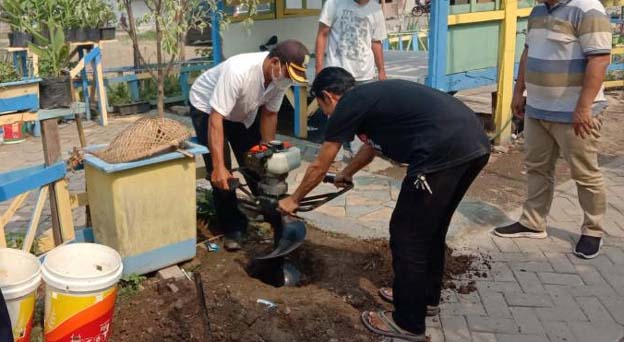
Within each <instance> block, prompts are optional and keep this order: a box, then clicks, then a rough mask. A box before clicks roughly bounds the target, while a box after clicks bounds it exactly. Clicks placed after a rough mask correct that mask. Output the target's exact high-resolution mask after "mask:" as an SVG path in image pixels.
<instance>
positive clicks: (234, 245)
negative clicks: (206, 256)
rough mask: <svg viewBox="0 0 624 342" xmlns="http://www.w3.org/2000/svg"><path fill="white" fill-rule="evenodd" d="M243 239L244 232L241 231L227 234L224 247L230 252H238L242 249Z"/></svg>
mask: <svg viewBox="0 0 624 342" xmlns="http://www.w3.org/2000/svg"><path fill="white" fill-rule="evenodd" d="M242 241H243V234H242V233H241V232H236V233H231V234H227V235H225V238H224V239H223V248H225V250H226V251H228V252H236V251H239V250H241V248H242V247H241V244H242Z"/></svg>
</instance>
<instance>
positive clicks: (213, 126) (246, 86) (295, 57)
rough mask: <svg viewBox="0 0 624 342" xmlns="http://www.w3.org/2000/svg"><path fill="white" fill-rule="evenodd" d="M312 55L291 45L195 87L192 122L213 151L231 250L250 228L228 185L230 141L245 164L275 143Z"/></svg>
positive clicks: (245, 57) (211, 165)
mask: <svg viewBox="0 0 624 342" xmlns="http://www.w3.org/2000/svg"><path fill="white" fill-rule="evenodd" d="M308 54H309V53H308V49H306V47H305V46H304V45H303V44H301V43H300V42H298V41H295V40H286V41H283V42H281V43H279V44H277V46H276V47H275V48H273V49H272V50H271V51H270V52H257V53H246V54H241V55H237V56H234V57H231V58H229V59H227V60H226V61H225V62H223V63H221V64H219V65H218V66H216V67H214V68H212V69H210V70H208V71H206V72H204V73H203V74H202V75H201V76H200V77H199V78H198V79H197V80H196V81H195V83H193V86H192V87H191V92H190V94H189V100H190V103H191V113H190V114H191V119H192V120H193V127H194V128H195V132H196V134H197V138H198V140H199V142H200V143H201V144H203V145H205V146H207V147H208V149H209V150H210V154H205V155H204V156H203V157H204V162H205V163H206V170H207V171H208V174H209V175H210V182H211V184H212V188H213V199H214V205H215V211H216V214H217V221H218V225H219V226H220V229H221V230H222V231H223V232H224V235H225V248H226V249H228V250H238V249H240V239H241V237H242V234H243V233H244V232H245V230H246V229H247V219H246V218H245V216H244V215H243V213H241V212H240V210H238V205H237V199H236V194H235V191H234V189H230V188H229V185H228V180H230V179H232V174H231V173H230V170H231V161H230V158H229V157H230V152H229V149H228V148H227V145H228V142H229V144H230V145H231V147H232V151H233V152H234V156H235V157H236V160H237V161H238V164H239V165H242V163H243V158H244V154H245V152H247V151H248V150H249V149H250V148H251V147H253V146H255V145H257V144H259V143H260V142H269V141H271V140H274V139H275V131H276V129H277V112H278V111H279V109H280V106H281V105H282V100H283V98H284V93H285V92H286V89H287V88H288V87H290V86H291V85H292V84H293V81H296V82H299V83H307V80H306V76H305V70H306V66H307V65H306V64H307V63H308V60H309V56H308ZM258 111H259V112H260V115H257V114H258ZM247 184H249V185H250V186H251V187H252V189H253V188H254V187H255V182H254V181H253V180H252V179H247Z"/></svg>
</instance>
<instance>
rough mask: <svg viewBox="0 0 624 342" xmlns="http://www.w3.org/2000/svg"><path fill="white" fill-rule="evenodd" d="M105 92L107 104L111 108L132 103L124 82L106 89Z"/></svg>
mask: <svg viewBox="0 0 624 342" xmlns="http://www.w3.org/2000/svg"><path fill="white" fill-rule="evenodd" d="M106 92H107V94H108V103H110V105H111V106H121V105H125V104H129V103H132V96H131V95H130V89H129V88H128V84H127V83H125V82H121V83H117V84H114V85H112V86H108V87H106Z"/></svg>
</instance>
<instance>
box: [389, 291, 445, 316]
mask: <svg viewBox="0 0 624 342" xmlns="http://www.w3.org/2000/svg"><path fill="white" fill-rule="evenodd" d="M379 296H380V297H381V298H383V299H384V300H385V301H388V302H389V303H393V302H394V298H393V297H392V288H391V287H380V288H379ZM438 314H440V307H439V306H437V305H435V306H434V305H427V317H433V316H437V315H438Z"/></svg>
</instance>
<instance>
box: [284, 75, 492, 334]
mask: <svg viewBox="0 0 624 342" xmlns="http://www.w3.org/2000/svg"><path fill="white" fill-rule="evenodd" d="M354 84H355V80H354V79H353V77H352V76H351V75H350V74H349V73H348V72H347V71H345V70H344V69H341V68H326V69H324V70H323V71H321V73H320V74H318V75H317V76H316V79H315V80H314V84H313V85H312V89H311V93H312V94H313V95H314V96H315V97H316V98H317V100H318V104H319V106H320V108H321V109H322V110H323V112H324V113H325V114H326V115H328V116H329V117H330V118H329V121H328V123H327V130H326V133H325V141H324V143H323V145H322V146H321V150H320V152H319V154H318V156H317V158H316V160H315V161H314V162H312V163H311V164H310V166H309V167H308V169H307V170H306V173H305V177H304V179H303V181H302V183H301V185H300V186H299V187H298V188H297V190H296V191H295V192H294V193H293V194H292V195H291V196H290V197H287V198H284V199H283V200H281V201H280V204H279V205H280V209H281V210H282V211H283V212H286V213H293V212H295V211H296V210H297V208H298V203H299V201H300V200H301V199H302V198H303V197H304V196H305V195H306V194H308V193H309V192H310V191H312V190H313V189H314V188H315V187H316V186H317V185H318V184H319V183H320V182H321V181H322V179H323V177H324V176H325V173H326V172H327V170H328V169H329V167H330V165H331V162H332V161H333V160H334V157H335V155H336V153H338V150H339V149H340V146H341V145H342V143H344V142H348V141H351V140H353V138H354V136H355V135H357V136H358V137H359V138H360V139H361V140H362V141H364V142H365V143H366V144H365V145H364V146H363V147H362V148H361V149H360V150H359V151H358V153H357V154H356V156H355V157H354V158H353V160H352V162H351V163H350V164H349V165H348V166H347V167H346V168H345V169H344V170H343V171H342V172H341V173H340V174H339V175H338V176H337V177H336V181H335V185H336V186H338V187H340V186H346V185H347V184H349V183H351V180H352V177H353V175H354V174H355V173H356V172H357V171H358V170H360V169H361V168H363V167H364V166H366V165H367V164H369V163H370V162H371V161H372V160H373V158H374V157H375V155H377V154H381V155H384V156H385V157H388V158H390V159H393V160H394V161H396V162H399V163H405V164H408V165H409V167H408V169H407V175H406V177H405V179H404V181H403V184H402V187H401V192H400V194H399V198H398V201H397V203H396V207H395V209H394V212H393V213H392V218H391V219H390V248H391V250H392V259H393V261H392V262H393V269H394V283H393V287H392V288H382V289H380V294H381V296H382V297H384V298H385V299H387V300H389V301H392V302H393V303H394V307H395V311H394V312H392V313H390V312H364V313H362V321H363V322H364V324H365V325H366V326H367V327H368V328H369V329H370V330H372V331H374V332H376V333H379V334H382V335H385V336H391V337H398V338H402V339H405V340H409V341H425V340H426V337H425V316H426V315H435V314H437V312H439V309H438V305H439V302H440V292H441V287H442V274H443V268H444V249H445V239H446V233H447V231H448V227H449V224H450V221H451V218H452V216H453V213H454V212H455V209H456V208H457V206H458V205H459V202H460V201H461V200H462V198H463V197H464V194H465V193H466V191H467V190H468V188H469V187H470V184H472V182H473V181H474V180H475V178H476V177H477V175H478V174H479V172H480V171H481V169H483V167H485V165H486V164H487V162H488V159H489V155H490V143H489V140H488V138H487V136H486V135H485V133H484V131H483V129H482V127H481V125H480V122H479V121H478V119H477V117H476V115H475V114H474V112H473V111H472V110H470V109H469V108H468V107H466V106H465V105H464V104H463V103H461V102H460V101H459V100H457V99H455V98H454V97H452V96H450V95H447V94H445V93H442V92H440V91H437V90H435V89H431V88H428V87H426V86H423V85H419V84H416V83H413V82H408V81H402V80H386V81H379V82H373V83H369V84H364V85H361V86H358V87H354Z"/></svg>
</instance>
